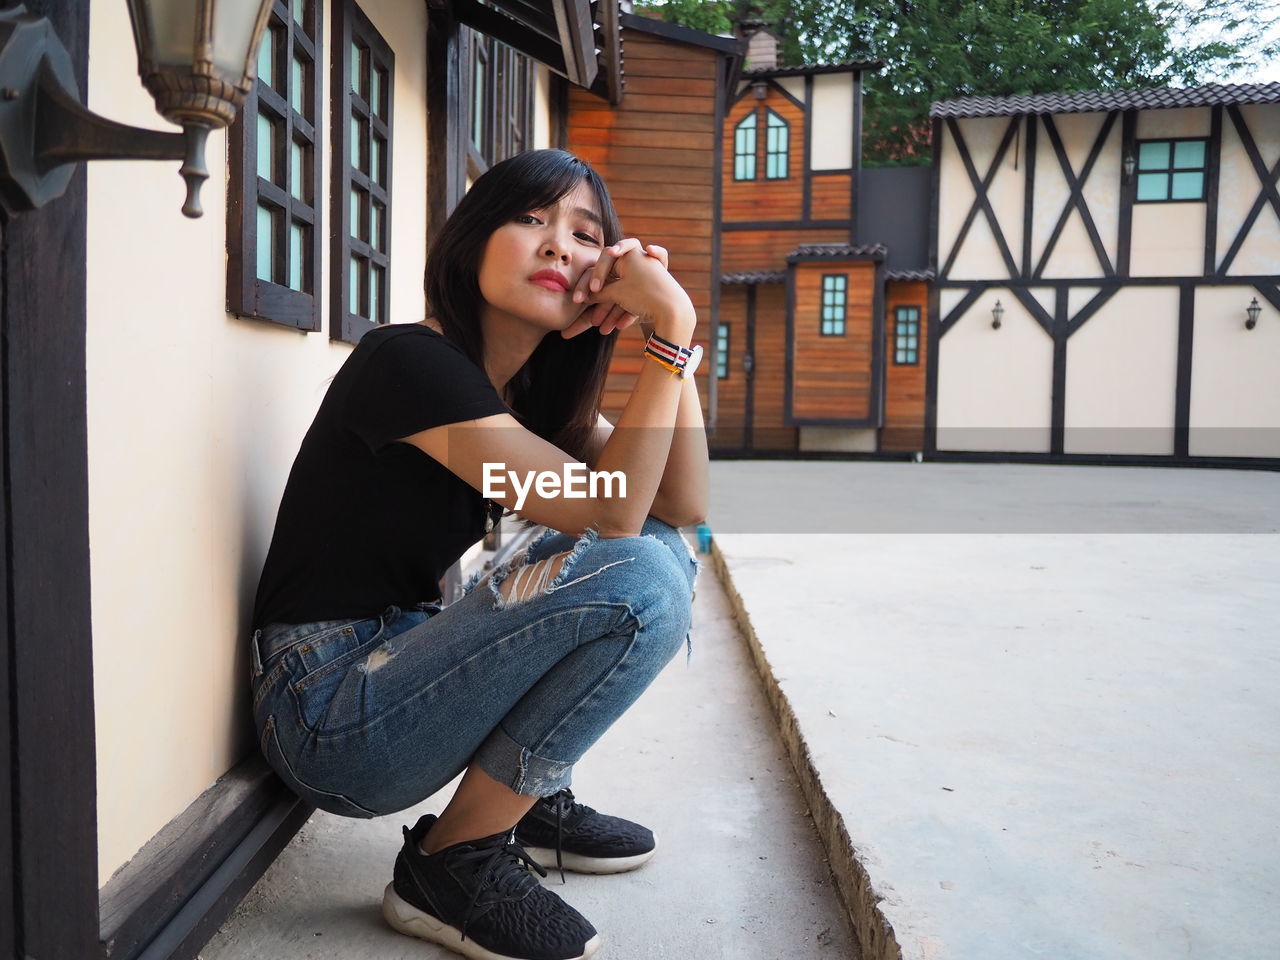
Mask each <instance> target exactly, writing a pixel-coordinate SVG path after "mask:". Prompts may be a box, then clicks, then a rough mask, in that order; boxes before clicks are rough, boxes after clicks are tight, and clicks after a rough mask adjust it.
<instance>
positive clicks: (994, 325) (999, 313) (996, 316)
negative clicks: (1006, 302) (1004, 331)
mask: <svg viewBox="0 0 1280 960" xmlns="http://www.w3.org/2000/svg"><path fill="white" fill-rule="evenodd" d="M1003 316H1004V307H1002V306H1000V301H999V300H997V301H996V305H995V306H994V307H992V308H991V329H992V330H999V329H1000V318H1001V317H1003Z"/></svg>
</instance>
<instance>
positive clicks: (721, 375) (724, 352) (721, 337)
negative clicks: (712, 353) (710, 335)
mask: <svg viewBox="0 0 1280 960" xmlns="http://www.w3.org/2000/svg"><path fill="white" fill-rule="evenodd" d="M716 379H717V380H728V379H729V324H727V323H724V322H723V321H721V322H718V323H717V324H716Z"/></svg>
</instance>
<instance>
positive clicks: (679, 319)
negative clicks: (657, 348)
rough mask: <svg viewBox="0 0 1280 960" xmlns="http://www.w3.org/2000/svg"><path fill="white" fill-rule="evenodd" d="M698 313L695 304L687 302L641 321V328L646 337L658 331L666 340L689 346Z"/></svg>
mask: <svg viewBox="0 0 1280 960" xmlns="http://www.w3.org/2000/svg"><path fill="white" fill-rule="evenodd" d="M697 322H698V315H697V314H696V313H694V310H693V304H692V303H686V304H684V305H681V306H678V307H672V308H671V309H669V310H664V311H662V312H661V313H657V314H654V315H653V316H651V317H645V318H643V319H642V320H641V321H640V329H641V331H642V332H643V333H644V335H645V337H646V339H647V338H648V337H649V335H650V334H653V333H656V334H657V335H658V336H660V337H662V338H663V339H664V340H670V341H671V342H672V343H675V344H679V345H680V346H682V347H687V346H688V345H689V342H690V341H691V340H692V339H693V329H694V327H695V326H696V325H697Z"/></svg>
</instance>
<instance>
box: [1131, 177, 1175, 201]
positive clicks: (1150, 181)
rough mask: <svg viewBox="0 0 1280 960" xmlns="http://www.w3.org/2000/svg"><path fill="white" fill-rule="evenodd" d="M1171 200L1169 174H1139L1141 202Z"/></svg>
mask: <svg viewBox="0 0 1280 960" xmlns="http://www.w3.org/2000/svg"><path fill="white" fill-rule="evenodd" d="M1168 198H1169V175H1168V174H1167V173H1140V174H1138V199H1139V200H1167V199H1168Z"/></svg>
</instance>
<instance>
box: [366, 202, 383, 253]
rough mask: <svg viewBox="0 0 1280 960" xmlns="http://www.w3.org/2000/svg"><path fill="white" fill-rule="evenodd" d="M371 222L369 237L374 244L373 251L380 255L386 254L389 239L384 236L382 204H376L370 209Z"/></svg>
mask: <svg viewBox="0 0 1280 960" xmlns="http://www.w3.org/2000/svg"><path fill="white" fill-rule="evenodd" d="M369 220H370V223H369V236H370V238H371V239H370V240H369V242H370V243H371V244H373V249H375V250H377V251H378V252H380V253H386V251H387V238H386V237H385V236H383V229H384V226H383V219H382V204H380V203H376V202H375V203H374V204H373V205H372V206H371V207H370V208H369Z"/></svg>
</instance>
